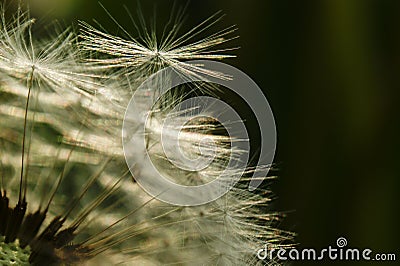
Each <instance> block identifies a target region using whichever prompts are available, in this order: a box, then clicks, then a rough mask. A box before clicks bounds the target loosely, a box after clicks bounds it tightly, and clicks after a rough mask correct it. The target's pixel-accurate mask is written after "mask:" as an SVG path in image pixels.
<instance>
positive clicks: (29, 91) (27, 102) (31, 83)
mask: <svg viewBox="0 0 400 266" xmlns="http://www.w3.org/2000/svg"><path fill="white" fill-rule="evenodd" d="M34 72H35V66H34V65H33V66H32V71H31V72H30V74H29V78H28V83H27V88H28V96H27V98H26V105H25V116H24V133H23V136H22V155H21V177H20V181H19V197H18V202H21V199H22V187H23V177H24V159H25V139H26V124H27V121H28V107H29V99H30V97H31V91H32V87H33V75H34ZM25 196H26V195H25V193H24V201H25Z"/></svg>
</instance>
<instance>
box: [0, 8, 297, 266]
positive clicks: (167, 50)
mask: <svg viewBox="0 0 400 266" xmlns="http://www.w3.org/2000/svg"><path fill="white" fill-rule="evenodd" d="M182 14H183V12H182V13H181V14H180V15H179V16H178V21H180V20H181V15H182ZM210 21H211V20H207V21H206V22H204V23H202V24H200V26H198V27H195V29H194V30H192V31H190V32H189V33H188V34H184V35H183V36H182V37H177V33H178V30H179V23H178V24H176V23H174V24H173V25H172V30H171V31H168V30H166V31H165V36H164V38H161V40H162V41H161V42H159V44H157V42H156V40H157V39H156V37H155V33H153V32H147V33H145V34H144V36H145V37H144V38H142V42H138V41H136V40H135V39H133V38H131V39H130V40H129V41H125V40H123V39H122V38H117V37H113V36H112V35H109V34H103V33H101V32H100V31H98V30H96V29H94V28H93V27H91V26H89V25H88V24H83V27H84V30H83V32H82V33H81V37H82V38H83V39H84V40H83V45H84V46H85V47H86V49H89V50H91V51H92V52H96V53H99V54H104V53H106V54H108V55H110V56H113V57H114V58H91V59H90V60H89V61H90V64H86V63H82V61H81V59H82V55H84V53H83V52H82V51H81V50H80V46H79V45H75V42H76V41H75V40H76V39H75V38H76V37H75V35H74V33H66V32H65V33H63V34H61V35H59V36H58V37H57V38H56V39H55V40H50V41H49V42H47V43H46V42H43V41H40V42H36V41H35V39H34V38H33V36H32V34H31V27H32V25H33V20H31V19H30V18H29V16H28V14H23V13H21V12H20V11H19V13H18V14H17V16H16V18H15V19H14V21H13V22H11V23H7V21H6V19H5V16H4V11H3V15H2V27H1V31H0V36H1V38H0V41H1V47H0V95H1V98H0V99H1V104H0V114H1V116H2V119H1V120H0V128H1V130H0V147H1V150H0V174H1V186H0V191H1V201H0V203H1V204H0V262H1V264H2V265H13V264H17V265H82V264H85V265H95V264H101V265H120V264H121V265H246V264H247V265H251V264H256V261H254V257H255V251H256V250H257V249H258V248H259V247H260V246H263V245H264V243H265V242H266V241H268V242H271V243H275V244H276V245H277V246H279V245H281V243H284V242H285V241H286V240H288V239H291V237H292V235H291V234H290V233H287V232H283V231H280V230H278V229H276V228H275V227H274V223H275V222H276V221H277V219H279V217H280V216H281V215H280V214H278V213H265V209H266V208H268V206H269V202H270V200H271V194H270V192H268V191H259V192H258V193H253V192H249V191H248V190H247V189H246V187H245V184H246V183H247V182H248V180H247V179H246V178H243V179H242V180H241V181H240V182H239V183H238V184H237V185H236V186H235V188H233V189H232V190H231V191H230V192H229V193H227V194H226V195H224V196H223V197H221V198H219V199H218V200H216V201H214V202H211V203H208V204H204V205H201V206H197V207H181V206H174V205H170V204H167V203H164V202H161V201H159V200H157V198H155V197H152V196H149V195H148V194H146V193H145V192H144V191H143V190H142V189H141V188H140V187H139V186H138V184H137V183H135V182H132V181H134V180H133V179H132V176H131V175H130V174H129V172H128V168H127V167H126V165H125V162H124V160H123V154H122V147H121V140H120V139H121V125H122V120H123V113H124V108H123V106H125V107H126V105H127V101H128V100H129V99H130V96H131V95H132V94H133V93H134V92H135V91H136V90H137V88H138V87H139V85H140V83H141V81H142V80H143V78H145V77H148V76H149V75H151V74H152V73H153V72H155V71H156V70H158V69H161V68H162V67H164V66H173V67H174V68H175V69H177V71H180V72H181V73H184V74H185V73H186V74H188V73H194V72H196V71H198V68H197V67H193V66H190V65H189V64H185V62H183V63H182V60H183V61H184V60H187V59H191V58H203V59H204V58H214V59H223V58H225V57H226V56H224V55H222V54H221V52H224V51H225V50H214V51H212V49H213V47H215V46H217V45H219V44H222V43H224V42H226V41H227V40H229V39H230V38H229V37H227V38H225V37H226V36H228V33H229V34H230V33H231V32H232V29H228V30H225V31H222V32H218V33H217V34H214V35H211V36H209V37H206V38H204V39H201V40H200V41H195V42H194V43H193V44H190V43H188V41H189V40H191V39H192V38H193V37H194V36H195V35H197V34H198V33H201V32H202V30H203V29H204V28H208V27H209V25H210V24H211V25H212V24H213V23H210ZM171 23H172V20H171ZM203 26H204V28H203V29H201V27H203ZM113 51H117V52H113ZM155 51H157V52H155ZM157 53H158V54H157ZM95 55H96V54H95ZM92 63H95V64H99V65H102V67H101V68H97V67H95V68H94V67H93V64H92ZM200 71H201V73H208V74H210V75H213V76H218V77H221V78H223V75H222V76H221V74H220V73H215V72H212V71H209V70H207V69H202V70H200ZM106 76H109V77H110V79H108V80H106V79H105V77H106ZM126 81H128V82H127V83H126ZM161 82H165V84H167V83H168V82H169V80H168V79H166V80H162V81H161ZM127 86H128V87H127ZM210 89H211V87H210ZM154 95H157V92H156V91H151V93H150V95H149V96H148V97H153V96H154ZM186 95H187V94H186V92H184V91H179V90H178V91H177V92H176V93H175V94H174V93H171V94H166V95H164V96H165V99H163V100H161V101H160V102H158V103H157V105H156V106H155V107H154V109H153V110H151V117H152V118H151V119H150V120H149V121H148V122H147V124H146V130H147V133H146V138H147V143H148V152H149V154H150V156H151V157H152V159H153V161H154V164H155V165H157V166H158V167H159V168H160V169H161V170H162V171H163V172H164V173H165V174H167V175H168V176H169V177H171V178H173V179H174V180H175V181H177V182H178V183H182V184H188V185H197V184H203V183H207V182H208V181H210V180H213V179H215V177H216V176H218V175H219V174H220V173H221V171H222V170H223V169H224V168H225V165H226V159H225V157H227V156H229V155H232V153H236V152H240V151H232V149H231V143H232V141H234V140H232V139H231V138H230V137H229V136H228V135H227V134H226V131H225V130H224V129H223V128H222V127H221V125H220V124H219V123H218V121H214V120H212V119H210V118H207V117H203V118H202V117H199V116H195V115H194V113H192V111H193V109H184V110H180V111H176V110H174V106H175V105H176V104H179V103H181V102H182V101H183V100H184V99H185V96H186ZM128 96H129V97H128ZM110 100H111V101H110ZM116 101H117V102H118V104H117V105H115V102H116ZM113 103H114V104H113ZM183 114H184V116H182V115H183ZM186 118H189V120H190V122H189V123H186V124H185V126H184V127H183V128H181V127H173V126H172V127H170V128H168V130H169V133H170V135H167V136H166V138H167V139H166V140H167V141H168V142H171V143H174V142H175V141H176V139H175V138H176V136H177V133H179V134H180V138H179V141H180V143H182V145H183V147H184V149H185V150H186V151H187V155H188V156H189V157H190V156H199V155H204V151H206V154H210V152H216V153H215V156H214V161H213V162H212V164H211V165H210V166H209V167H207V168H204V169H203V168H201V169H197V170H196V171H188V170H186V169H179V168H178V167H174V165H172V164H171V163H170V159H171V158H169V157H167V156H166V154H165V152H164V151H163V150H162V147H161V145H162V131H163V128H162V125H163V124H164V122H165V120H167V119H172V120H173V121H174V122H176V123H177V124H180V123H181V121H180V120H181V119H186ZM191 118H193V119H191ZM140 125H141V124H140V123H139V124H138V126H140ZM172 125H174V123H173V124H172ZM203 139H210V140H211V141H212V143H213V145H214V147H215V148H211V147H210V145H209V143H207V142H204V143H203V142H201V141H200V140H203ZM142 152H143V151H137V153H140V154H138V155H141V153H142ZM172 155H174V154H172ZM186 167H189V168H192V167H193V166H192V165H186ZM143 168H144V165H141V164H140V161H138V162H137V170H138V172H137V175H135V176H134V177H133V178H134V179H137V178H141V176H142V175H144V173H143V172H145V171H143ZM246 171H248V172H252V169H247V170H246ZM250 263H251V264H250Z"/></svg>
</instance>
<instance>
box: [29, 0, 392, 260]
mask: <svg viewBox="0 0 400 266" xmlns="http://www.w3.org/2000/svg"><path fill="white" fill-rule="evenodd" d="M30 2H31V9H32V13H33V14H32V15H33V16H36V15H38V14H40V15H42V14H43V13H44V14H46V17H47V18H48V19H52V18H59V19H60V20H61V21H63V23H65V24H66V25H68V24H69V22H70V21H71V20H73V21H76V20H77V19H80V20H85V21H88V22H91V23H92V22H93V20H92V19H95V20H97V21H99V22H100V23H101V24H102V25H103V26H104V27H105V28H106V29H107V30H109V31H110V32H114V31H115V30H117V27H116V25H115V23H114V22H113V21H112V20H111V19H110V18H109V17H108V16H107V14H106V12H105V11H104V10H103V9H102V8H101V6H100V5H99V4H98V2H97V1H94V0H93V1H92V0H85V1H82V0H75V1H74V0H57V1H51V0H31V1H30ZM175 2H176V3H177V5H178V6H181V5H185V4H186V2H187V1H175ZM101 3H102V4H103V5H104V6H105V8H106V9H107V10H108V11H109V12H110V13H111V14H112V15H113V16H114V17H115V18H116V20H118V21H119V22H120V23H121V24H122V25H124V26H125V27H126V28H127V29H128V30H129V31H132V32H133V31H134V27H133V25H132V23H131V22H130V20H129V16H128V15H127V13H126V11H125V10H124V9H123V7H122V6H123V5H126V6H127V7H128V9H129V10H130V12H131V13H132V14H133V16H136V12H137V3H136V2H135V1H133V0H129V1H117V0H102V1H101ZM172 5H173V1H166V0H164V1H153V0H146V1H141V6H142V7H141V9H142V12H143V13H144V15H145V17H146V18H148V17H150V16H152V14H153V10H154V6H156V10H157V21H158V25H159V26H160V27H162V26H163V25H164V24H163V23H165V22H166V21H167V19H168V17H169V13H170V10H171V8H172ZM218 10H222V11H223V13H225V14H226V16H225V17H224V20H223V21H222V22H221V23H220V24H219V25H218V26H217V27H214V30H219V29H222V28H224V27H227V26H230V25H232V24H236V25H237V26H238V27H239V30H238V35H240V39H239V40H237V41H234V42H233V44H232V45H234V46H237V45H239V46H240V47H241V48H240V50H238V51H236V54H237V55H238V57H237V58H235V59H231V60H228V61H227V62H228V63H230V64H232V65H234V66H237V67H238V68H240V69H242V70H243V71H245V72H246V73H247V74H248V75H249V76H251V77H252V78H253V79H254V80H255V81H256V82H257V83H258V84H259V86H260V87H262V89H263V90H264V92H265V94H266V96H267V98H268V100H269V102H270V105H271V107H272V109H273V112H274V115H275V118H276V124H277V131H278V146H277V153H276V160H275V162H276V163H277V165H278V166H279V168H280V170H279V172H278V175H279V180H278V181H276V182H275V183H274V184H273V190H274V192H275V193H276V195H277V197H278V198H277V200H276V201H275V205H274V209H277V210H287V211H289V212H288V216H287V218H286V219H285V220H284V221H283V222H282V224H281V227H282V228H285V229H289V230H293V231H295V232H297V234H298V237H297V238H296V242H297V243H299V245H300V246H301V247H304V248H305V247H315V248H323V247H327V246H328V245H332V246H335V245H336V244H335V243H336V239H337V238H338V237H341V236H343V237H345V238H347V240H348V246H349V247H359V248H371V249H372V250H373V251H374V252H383V253H393V252H395V253H396V254H397V257H398V258H397V264H396V263H395V262H392V263H383V262H381V263H379V265H399V264H398V263H399V260H400V257H399V256H400V254H399V252H398V251H399V240H398V238H399V236H400V232H399V225H400V223H399V208H398V202H399V198H400V197H399V194H398V193H397V191H398V190H399V188H400V187H399V184H400V181H399V177H400V174H399V169H398V168H399V165H400V164H399V163H400V145H399V144H400V143H399V142H400V141H399V140H400V138H399V133H400V123H399V122H400V121H399V108H398V104H399V96H400V91H399V89H400V88H399V85H400V80H399V77H400V75H399V73H400V27H399V26H400V1H388V0H379V1H368V0H364V1H349V0H331V1H286V0H276V1H268V0H267V1H261V0H259V1H232V0H202V1H192V2H191V3H189V6H188V9H187V16H188V17H187V20H186V21H187V23H185V25H184V27H183V28H184V30H188V29H190V28H192V27H193V26H194V25H196V24H198V23H199V22H201V21H202V20H204V19H205V18H207V17H209V16H210V15H212V14H213V13H215V12H216V11H218ZM92 24H93V23H92ZM249 125H250V127H253V128H252V130H256V127H255V125H254V123H251V122H249ZM254 134H256V133H254ZM255 143H257V141H256V142H255ZM253 144H254V143H253ZM254 145H255V146H256V144H254ZM323 263H324V264H328V263H327V261H324V262H323ZM315 264H317V263H315ZM336 264H337V265H363V264H366V265H369V264H371V263H354V262H348V263H346V262H344V261H341V262H336ZM294 265H313V263H311V262H303V263H301V262H297V263H294Z"/></svg>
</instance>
